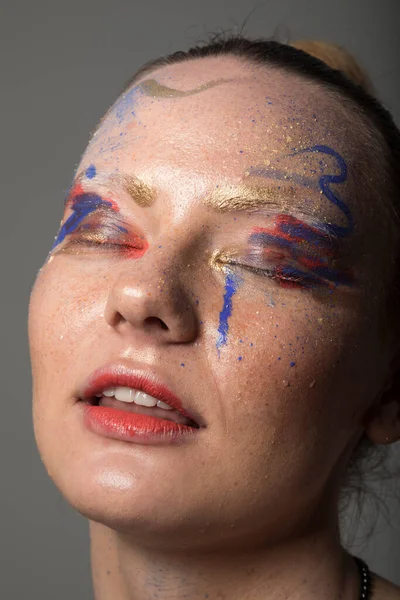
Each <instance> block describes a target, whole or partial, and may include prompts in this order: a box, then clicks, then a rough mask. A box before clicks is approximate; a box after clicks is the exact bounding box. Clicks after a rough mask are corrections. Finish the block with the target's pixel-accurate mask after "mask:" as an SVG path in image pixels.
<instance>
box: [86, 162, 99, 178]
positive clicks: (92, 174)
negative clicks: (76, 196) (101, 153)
mask: <svg viewBox="0 0 400 600" xmlns="http://www.w3.org/2000/svg"><path fill="white" fill-rule="evenodd" d="M85 175H86V177H87V178H88V179H94V178H95V177H96V167H95V166H94V165H89V167H88V168H87V169H86V171H85Z"/></svg>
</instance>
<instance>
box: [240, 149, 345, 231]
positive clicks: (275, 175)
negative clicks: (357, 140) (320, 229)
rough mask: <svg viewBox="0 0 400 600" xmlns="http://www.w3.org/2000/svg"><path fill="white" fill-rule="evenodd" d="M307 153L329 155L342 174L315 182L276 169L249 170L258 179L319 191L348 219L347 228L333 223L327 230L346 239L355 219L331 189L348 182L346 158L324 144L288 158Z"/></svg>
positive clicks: (295, 153)
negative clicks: (336, 184) (295, 184)
mask: <svg viewBox="0 0 400 600" xmlns="http://www.w3.org/2000/svg"><path fill="white" fill-rule="evenodd" d="M306 153H320V154H327V155H329V156H332V157H333V158H335V160H336V162H337V165H338V167H339V168H340V173H338V174H337V175H322V176H321V177H320V178H319V179H318V181H315V180H314V179H313V178H311V177H303V176H302V175H299V174H298V173H288V172H287V171H280V170H277V169H274V168H266V167H264V166H262V167H251V168H250V169H248V172H249V174H250V175H256V176H258V177H270V178H272V179H278V180H283V181H293V182H294V183H297V184H299V185H302V186H303V187H306V188H308V189H319V190H321V192H322V193H323V194H324V196H325V198H327V199H328V200H329V201H330V202H332V204H334V205H335V206H337V208H338V209H339V210H340V211H341V212H342V213H343V215H344V216H345V217H346V221H347V226H344V227H343V226H341V225H335V224H332V223H329V224H326V229H328V231H330V232H331V233H332V234H334V235H336V236H339V237H345V236H347V235H350V234H351V233H352V232H353V230H354V219H353V216H352V214H351V211H350V209H349V207H348V206H347V205H346V204H345V203H344V202H343V200H341V198H340V197H339V196H338V195H337V194H336V193H335V192H334V191H333V190H332V189H331V187H330V184H331V183H344V182H345V181H346V180H347V165H346V161H345V160H344V158H343V157H342V156H341V155H340V154H339V153H338V152H336V150H333V148H330V147H329V146H324V145H323V144H317V145H315V146H311V147H310V148H304V149H302V150H296V151H295V152H292V153H291V154H288V155H286V156H298V155H299V154H306Z"/></svg>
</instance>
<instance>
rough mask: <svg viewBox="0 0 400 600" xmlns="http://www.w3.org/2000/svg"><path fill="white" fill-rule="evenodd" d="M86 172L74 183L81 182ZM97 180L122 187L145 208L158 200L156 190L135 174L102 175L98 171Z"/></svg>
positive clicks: (100, 183) (99, 182)
mask: <svg viewBox="0 0 400 600" xmlns="http://www.w3.org/2000/svg"><path fill="white" fill-rule="evenodd" d="M85 172H86V171H83V172H82V173H80V174H79V175H78V176H77V178H76V180H75V182H74V185H76V184H77V183H81V181H82V180H83V179H84V178H85ZM95 182H96V184H98V185H100V186H102V187H111V188H112V187H113V186H115V187H118V188H120V189H122V190H123V191H124V192H126V193H127V194H128V195H129V196H130V197H131V198H132V200H133V201H134V202H135V203H136V204H137V205H138V206H142V207H144V208H146V207H148V206H151V205H152V204H153V203H154V202H155V200H156V191H155V190H154V189H153V188H152V187H150V186H149V185H148V184H147V183H145V182H144V181H142V180H141V179H139V177H136V176H135V175H128V174H127V173H112V174H111V175H107V176H105V175H102V173H98V174H96V179H95Z"/></svg>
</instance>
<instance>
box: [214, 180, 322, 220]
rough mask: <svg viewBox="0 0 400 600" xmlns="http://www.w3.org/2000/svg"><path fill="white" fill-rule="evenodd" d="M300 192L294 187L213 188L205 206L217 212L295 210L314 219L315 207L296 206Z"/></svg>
mask: <svg viewBox="0 0 400 600" xmlns="http://www.w3.org/2000/svg"><path fill="white" fill-rule="evenodd" d="M301 192H302V190H300V189H299V190H298V189H297V188H296V187H294V186H290V187H283V186H282V185H281V186H279V189H278V187H273V186H272V187H266V186H255V185H253V186H248V185H244V184H240V185H237V186H235V185H228V186H223V187H222V186H219V187H218V188H215V189H214V190H213V191H212V192H211V194H209V195H208V196H207V198H206V199H205V204H206V205H208V206H210V207H212V208H214V209H215V210H217V211H219V212H231V211H251V210H254V211H256V210H260V209H262V208H263V207H268V208H272V209H279V210H282V209H284V210H289V209H290V210H297V211H298V212H301V213H303V214H309V215H310V216H312V217H315V207H312V209H311V210H310V208H308V207H307V206H306V205H300V204H299V203H297V204H296V200H297V201H298V199H299V196H300V195H301Z"/></svg>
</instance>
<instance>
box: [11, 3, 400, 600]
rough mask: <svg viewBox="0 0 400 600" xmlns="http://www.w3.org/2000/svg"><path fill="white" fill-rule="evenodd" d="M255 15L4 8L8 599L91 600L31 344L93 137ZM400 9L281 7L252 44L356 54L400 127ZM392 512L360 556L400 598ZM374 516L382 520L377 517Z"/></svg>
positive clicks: (399, 530)
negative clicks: (207, 42) (47, 437)
mask: <svg viewBox="0 0 400 600" xmlns="http://www.w3.org/2000/svg"><path fill="white" fill-rule="evenodd" d="M255 5H256V2H253V1H252V0H251V1H250V0H229V1H228V2H223V0H207V1H205V0H204V1H203V2H201V1H199V0H157V1H152V0H146V1H145V0H137V1H133V0H130V1H129V0H79V1H77V0H68V1H67V0H65V1H64V2H59V1H57V0H52V1H51V0H35V1H33V2H32V1H31V0H24V1H18V0H14V1H10V0H9V1H5V0H2V3H1V8H0V62H1V63H2V64H1V67H2V68H1V80H0V85H1V88H0V90H1V93H0V115H1V117H0V118H1V120H2V123H1V134H2V139H1V145H0V152H1V169H2V174H1V180H0V186H1V216H2V218H1V236H0V246H1V251H0V261H1V272H2V274H3V275H2V278H1V296H0V297H1V311H0V315H1V320H2V322H1V331H2V342H3V343H2V344H1V348H0V352H1V362H0V364H1V367H0V377H1V379H0V382H1V391H2V395H1V403H2V411H1V419H0V440H1V442H0V444H1V447H0V465H1V473H2V479H1V494H0V533H1V547H0V552H1V556H0V597H1V598H4V599H6V598H7V599H9V600H11V599H14V598H15V599H18V600H20V599H22V598H26V597H31V598H34V599H36V598H38V599H39V598H40V599H41V600H47V599H49V600H50V599H51V600H53V599H54V598H57V599H58V600H67V599H68V600H70V599H71V598H74V600H80V599H85V600H86V599H90V598H92V592H91V581H90V565H89V545H88V535H87V524H86V521H85V519H83V518H82V517H80V516H79V515H77V514H75V513H74V512H73V511H72V509H70V508H69V507H68V506H67V505H66V503H65V502H64V500H63V499H62V498H61V497H60V495H59V493H58V492H57V490H56V489H55V487H54V486H53V484H52V483H51V482H50V480H49V478H48V476H47V474H46V472H45V470H44V468H43V466H42V464H41V462H40V459H39V457H38V453H37V450H36V448H35V444H34V439H33V433H32V425H31V408H30V403H31V380H30V365H29V356H28V348H27V337H26V314H27V303H28V297H29V292H30V287H31V285H32V283H33V280H34V278H35V276H36V272H37V270H38V269H39V267H40V265H41V264H42V263H43V262H44V260H45V257H46V254H47V252H48V250H49V248H50V246H51V244H52V241H53V237H54V235H55V233H56V230H57V228H58V224H59V220H60V218H61V214H62V210H61V207H62V202H63V199H64V193H65V191H66V190H67V188H68V187H69V184H70V180H71V177H72V174H73V171H74V168H75V166H76V164H77V162H78V160H79V157H80V155H81V153H82V152H83V150H84V147H85V144H86V141H87V138H88V134H89V132H90V131H91V130H92V128H93V127H94V126H95V124H96V123H97V121H98V119H99V118H100V116H101V115H102V113H103V112H104V111H105V109H106V108H107V107H108V105H109V104H110V103H111V101H112V100H113V99H114V98H115V96H116V94H117V93H118V91H119V90H120V88H121V87H122V85H123V84H124V83H125V81H126V80H127V79H129V77H130V76H131V74H132V73H133V72H134V71H135V69H136V68H137V67H139V66H140V65H141V64H142V63H143V62H144V61H147V60H149V59H151V58H154V57H156V56H158V55H160V54H164V53H168V52H171V51H173V50H177V49H181V48H186V47H187V46H188V45H189V44H192V43H195V42H196V41H197V40H199V39H204V38H205V37H206V33H207V32H209V31H216V30H220V29H227V28H233V29H235V26H241V24H242V23H243V21H244V19H245V18H246V16H247V15H248V13H249V12H250V10H251V9H252V8H253V7H254V6H255ZM399 9H400V0H392V1H390V0H372V1H369V0H335V1H334V2H332V1H331V0H304V1H303V0H297V1H295V0H292V1H289V0H275V1H272V0H271V1H269V2H268V1H267V2H264V3H260V4H259V5H258V8H257V10H256V12H255V14H254V15H253V17H252V18H250V20H249V23H248V25H247V27H246V32H247V33H248V34H250V35H263V36H270V35H272V34H273V33H274V32H275V31H276V29H277V28H278V31H279V32H280V36H279V39H281V41H286V39H285V30H287V31H289V32H290V33H291V35H292V37H293V38H297V37H309V38H314V39H324V40H328V41H333V42H336V43H339V44H343V45H344V46H345V47H346V48H348V49H349V50H350V51H352V52H353V53H354V54H355V55H356V56H357V57H358V58H359V59H360V60H361V61H362V63H363V64H364V65H365V67H366V68H367V69H368V71H369V73H370V74H371V76H372V79H373V81H374V82H375V84H376V86H377V88H378V91H379V94H380V97H381V99H382V100H383V101H384V103H385V104H386V105H387V106H388V107H389V108H390V109H391V110H392V111H393V113H394V115H395V118H396V120H397V123H399V122H400V94H399V83H398V81H399V75H400V69H399V60H400V52H399V50H400V48H399V46H400V42H399V38H398V24H399V21H400V19H399V17H400V14H399V13H400V10H399ZM397 446H398V445H397ZM397 449H398V448H397ZM398 487H399V486H398V482H397V489H398ZM379 489H381V488H380V484H379V486H378V490H379ZM387 502H388V508H389V515H388V518H389V519H390V520H391V525H388V524H387V523H386V521H383V520H382V518H380V519H379V521H378V524H377V527H376V529H375V532H374V534H373V536H372V537H371V539H370V541H369V542H368V541H367V542H365V543H363V538H365V533H366V531H367V529H366V525H365V524H363V523H361V528H360V530H359V532H360V533H361V545H358V546H357V547H356V548H355V551H356V552H357V553H358V554H359V555H361V556H363V557H364V558H366V559H367V560H368V561H369V563H370V565H371V567H372V568H373V569H375V570H376V571H377V572H379V573H380V574H382V575H384V576H386V577H388V578H389V579H392V580H393V581H395V582H397V583H398V584H400V517H399V510H398V506H399V505H398V504H397V503H396V502H394V501H391V500H390V499H389V500H388V501H387ZM379 512H380V514H382V511H379ZM368 514H369V515H370V516H369V518H372V519H373V518H374V511H372V512H371V511H369V513H368ZM116 600H117V599H116Z"/></svg>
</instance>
